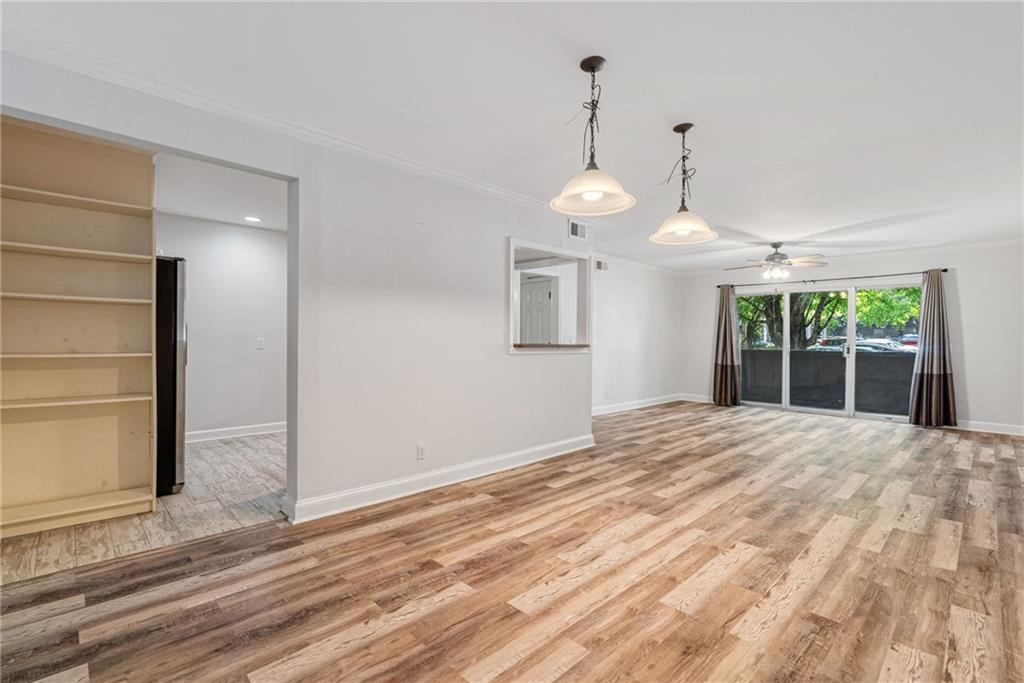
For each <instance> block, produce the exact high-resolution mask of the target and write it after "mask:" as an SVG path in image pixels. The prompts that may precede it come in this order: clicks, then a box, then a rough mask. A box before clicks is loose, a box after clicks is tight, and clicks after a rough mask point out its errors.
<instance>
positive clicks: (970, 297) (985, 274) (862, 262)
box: [595, 241, 1024, 434]
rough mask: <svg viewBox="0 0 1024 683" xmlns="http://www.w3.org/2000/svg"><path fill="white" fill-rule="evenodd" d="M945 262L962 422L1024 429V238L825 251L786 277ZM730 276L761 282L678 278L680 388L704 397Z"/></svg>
mask: <svg viewBox="0 0 1024 683" xmlns="http://www.w3.org/2000/svg"><path fill="white" fill-rule="evenodd" d="M942 267H946V268H949V272H947V273H946V274H945V279H944V284H945V290H946V305H947V307H948V312H949V328H950V329H949V333H950V343H951V345H952V354H953V356H952V361H953V381H954V387H955V389H956V399H957V417H958V419H959V421H960V424H961V426H963V427H967V428H971V429H978V430H982V431H997V432H1006V433H1017V434H1024V243H1022V242H1020V241H1015V242H998V243H990V244H977V245H969V246H958V247H934V248H929V249H915V250H912V251H892V252H885V253H881V254H871V255H868V256H861V257H846V258H836V259H830V263H829V265H828V266H827V267H825V268H821V269H814V271H813V272H810V271H806V270H804V271H800V270H796V271H793V273H794V274H793V276H792V277H791V279H793V280H795V279H797V278H803V277H815V278H826V277H852V276H857V275H876V274H886V273H901V272H907V271H917V270H924V269H927V268H942ZM741 278H744V279H741ZM729 281H732V283H733V284H741V283H744V282H757V283H763V280H761V279H760V277H759V273H756V272H755V273H753V274H750V275H746V274H745V275H742V276H737V275H736V274H731V273H730V274H727V273H713V274H706V275H701V276H697V277H688V278H685V279H684V281H683V291H684V293H685V297H684V300H683V301H684V307H683V319H684V321H685V323H686V329H687V338H688V339H689V340H690V344H689V351H688V353H686V354H685V355H684V356H683V357H682V358H681V359H680V361H681V371H682V381H683V389H682V391H683V392H685V393H690V394H695V395H698V396H701V397H704V398H705V399H707V398H708V397H709V396H710V394H711V365H712V351H713V348H714V323H715V316H716V315H717V313H716V302H717V299H716V296H717V292H716V289H715V286H716V285H718V284H720V283H725V282H729ZM737 291H738V292H742V291H743V290H742V289H740V290H737ZM596 383H597V380H596V378H595V384H596Z"/></svg>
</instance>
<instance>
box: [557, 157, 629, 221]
mask: <svg viewBox="0 0 1024 683" xmlns="http://www.w3.org/2000/svg"><path fill="white" fill-rule="evenodd" d="M634 204H636V198H635V197H634V196H633V195H631V194H629V193H627V192H626V191H625V190H624V189H622V183H620V182H619V181H618V180H616V179H615V176H613V175H612V174H611V173H605V172H604V171H602V170H600V169H598V168H588V169H587V170H585V171H583V173H580V174H577V175H575V176H573V177H572V179H571V180H569V182H567V183H566V184H565V187H564V188H562V193H561V194H559V195H558V196H557V197H555V198H554V199H552V200H551V204H550V206H551V208H552V209H553V210H554V211H557V212H558V213H563V214H566V215H567V216H608V215H611V214H613V213H619V212H620V211H625V210H626V209H631V208H633V205H634Z"/></svg>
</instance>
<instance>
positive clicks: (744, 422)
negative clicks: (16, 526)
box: [0, 403, 1024, 683]
mask: <svg viewBox="0 0 1024 683" xmlns="http://www.w3.org/2000/svg"><path fill="white" fill-rule="evenodd" d="M594 434H595V439H596V446H595V447H593V448H589V449H586V450H583V451H578V452H575V453H571V454H567V455H565V456H561V457H557V458H551V459H549V460H546V461H543V462H540V463H534V464H531V465H527V466H524V467H521V468H518V469H515V470H511V471H507V472H502V473H499V474H496V475H493V476H490V477H484V478H480V479H475V480H472V481H468V482H463V483H461V484H457V485H454V486H448V487H444V488H441V489H436V490H433V491H428V492H425V493H421V494H417V495H415V496H410V497H407V498H403V499H400V500H395V501H390V502H387V503H383V504H380V505H376V506H373V507H369V508H364V509H361V510H355V511H352V512H348V513H344V514H340V515H336V516H333V517H328V518H324V519H320V520H317V521H314V522H310V523H308V524H303V525H299V526H291V525H289V524H287V523H286V522H280V521H276V522H267V523H263V524H259V525H256V526H252V527H248V528H242V529H235V530H229V531H227V532H225V533H221V534H218V535H214V536H209V537H200V538H194V539H192V538H191V537H190V532H188V531H185V530H182V529H180V528H179V521H180V520H181V519H183V518H189V517H190V516H195V515H200V516H201V515H202V513H203V512H204V510H205V509H208V508H213V507H217V506H219V507H222V508H224V509H227V510H231V509H233V508H232V506H233V505H235V506H236V507H235V508H234V509H235V510H238V509H239V508H238V507H237V503H238V501H239V500H240V499H232V498H231V497H230V496H224V495H219V494H218V491H217V490H216V489H215V488H214V487H212V486H210V487H208V488H205V489H204V488H202V487H197V489H198V490H197V492H196V494H195V495H194V496H193V497H192V498H191V499H187V500H185V501H184V502H185V503H188V505H185V504H181V505H180V507H181V508H182V509H180V510H178V509H165V510H162V511H161V514H157V515H152V516H149V517H147V518H144V519H140V520H138V522H137V523H136V522H133V521H125V522H123V523H118V524H115V525H109V524H108V525H106V526H105V527H103V526H99V527H95V528H90V529H88V530H87V534H88V536H85V535H82V536H78V535H76V536H74V537H72V538H69V537H68V536H67V534H53V535H52V536H53V538H51V539H48V541H47V543H46V544H45V545H46V550H45V551H44V552H40V551H39V549H38V546H39V539H34V540H33V539H27V540H23V541H21V542H19V543H18V544H11V548H8V549H5V552H6V553H10V554H11V556H12V558H13V559H14V563H13V564H14V567H15V570H16V571H19V572H23V571H25V570H24V568H23V566H24V564H25V561H24V559H23V558H24V557H25V553H26V552H27V551H26V550H25V549H26V548H30V549H31V548H33V547H34V548H35V550H34V551H33V552H35V555H33V556H32V557H33V558H34V559H33V561H34V562H35V564H37V565H39V564H40V563H42V564H43V565H45V567H46V568H47V571H52V572H53V573H48V574H45V575H40V576H37V577H35V578H29V579H26V580H22V581H19V582H13V583H9V584H7V585H5V586H4V587H3V589H2V599H0V665H2V679H3V681H36V680H54V681H60V680H76V681H85V680H92V681H115V680H116V681H123V680H140V681H150V680H180V681H223V680H238V681H241V680H248V681H251V682H253V683H255V682H256V681H341V680H344V681H401V682H402V683H410V682H417V681H462V682H463V683H466V682H468V683H489V682H490V681H495V682H497V683H505V682H510V681H525V682H528V683H540V682H548V681H588V682H589V681H611V680H614V681H627V682H633V683H637V682H640V681H652V682H655V683H663V682H667V681H686V682H689V681H714V682H716V683H717V682H718V681H781V680H787V681H788V680H794V681H798V680H807V681H812V680H813V681H825V682H830V683H840V682H846V681H857V682H860V681H886V682H888V681H950V682H955V681H992V682H1003V681H1020V682H1022V683H1024V536H1022V530H1024V505H1022V503H1021V501H1022V499H1024V479H1022V477H1021V472H1022V471H1024V469H1022V468H1024V439H1021V438H1016V437H1009V436H1002V435H994V434H979V433H971V432H961V431H955V430H925V429H919V428H915V427H910V426H908V425H897V424H889V423H883V422H866V421H857V420H848V419H845V418H836V417H830V416H821V415H806V414H799V413H785V412H780V411H770V410H762V409H755V408H733V409H725V408H718V407H715V406H711V405H705V404H692V403H673V404H666V405H662V406H656V407H651V408H645V409H641V410H637V411H632V412H628V413H620V414H617V415H608V416H603V417H600V418H598V419H597V420H595V424H594ZM224 448H227V447H226V446H225V447H224ZM238 490H246V491H249V489H238ZM251 492H252V493H259V491H251ZM189 505H191V507H189ZM256 507H259V505H257V506H256ZM176 515H177V516H176ZM236 521H239V522H240V519H238V518H237V517H236ZM197 524H198V522H197ZM216 527H217V525H216V524H207V525H206V526H204V529H208V528H216ZM154 536H156V537H158V538H160V539H161V540H162V541H166V542H167V543H176V545H173V546H171V547H167V548H158V549H150V550H146V551H145V552H142V553H139V554H130V555H126V556H120V555H121V553H123V552H134V550H135V549H136V548H137V546H136V544H138V543H140V542H141V541H142V539H146V540H147V541H150V540H151V539H152V538H153V537H154ZM83 538H88V539H90V545H91V546H92V547H90V548H89V549H86V548H83V549H82V551H83V552H86V551H88V552H90V553H93V554H95V555H96V556H97V557H99V556H103V557H107V559H103V560H101V561H99V562H97V563H95V564H89V565H84V566H76V567H73V568H67V565H66V562H64V564H63V565H62V562H63V560H62V558H63V556H64V553H61V552H56V551H54V550H53V549H52V546H56V547H74V546H75V545H76V544H77V545H81V544H82V540H83ZM15 546H17V547H15ZM119 549H120V550H119ZM62 569H63V571H61V570H62Z"/></svg>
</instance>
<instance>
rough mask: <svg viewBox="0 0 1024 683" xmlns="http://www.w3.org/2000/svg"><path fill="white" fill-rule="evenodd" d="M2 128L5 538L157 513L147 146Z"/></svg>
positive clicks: (34, 128) (25, 127)
mask: <svg viewBox="0 0 1024 683" xmlns="http://www.w3.org/2000/svg"><path fill="white" fill-rule="evenodd" d="M0 136H2V144H0V197H2V199H0V201H2V215H3V224H2V226H0V266H2V270H0V273H2V274H0V318H2V320H0V374H2V377H0V380H2V381H0V420H2V434H0V440H2V443H0V459H2V460H0V467H2V471H3V481H2V485H0V535H2V536H4V537H7V536H14V535H17V534H24V533H31V532H35V531H41V530H44V529H50V528H54V527H59V526H67V525H71V524H80V523H84V522H91V521H97V520H101V519H107V518H111V517H117V516H120V515H126V514H132V513H136V512H145V511H149V510H152V509H153V506H154V501H155V496H154V492H155V461H154V438H155V424H156V422H155V405H154V403H155V402H154V400H153V393H154V383H155V374H154V363H153V346H154V343H153V330H154V308H153V298H154V283H155V269H154V266H155V260H154V254H153V208H152V207H153V159H152V155H151V154H150V153H148V152H145V151H142V150H137V149H132V148H128V147H123V146H120V145H115V144H111V143H108V142H104V141H99V140H94V139H91V138H86V137H83V136H79V135H75V134H70V133H67V132H64V131H59V130H56V129H52V128H47V127H43V126H39V125H36V124H33V123H28V122H24V121H19V120H16V119H12V118H8V117H4V118H3V119H2V122H0Z"/></svg>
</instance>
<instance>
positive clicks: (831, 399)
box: [736, 286, 921, 419]
mask: <svg viewBox="0 0 1024 683" xmlns="http://www.w3.org/2000/svg"><path fill="white" fill-rule="evenodd" d="M794 289H796V288H794ZM920 306H921V288H920V287H916V286H914V287H900V286H873V287H872V286H868V287H844V288H836V289H826V290H818V289H808V288H806V287H803V288H801V289H800V290H799V291H789V292H784V293H779V292H771V293H767V294H760V293H758V294H749V295H741V296H738V297H736V309H737V313H738V315H739V326H740V329H739V334H740V346H741V354H742V378H743V386H742V394H741V397H742V399H743V401H744V402H746V403H753V404H769V405H778V406H781V407H783V408H789V409H793V410H805V411H812V412H830V413H834V414H839V415H850V416H852V415H854V414H860V415H873V416H885V417H887V418H897V419H899V418H902V417H905V416H906V415H907V414H908V412H909V405H910V382H911V377H912V375H913V368H914V358H915V355H916V350H917V319H918V316H919V315H920Z"/></svg>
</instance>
